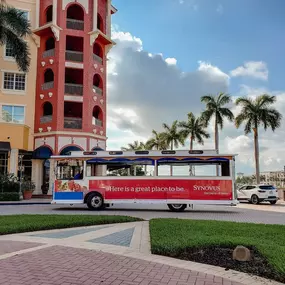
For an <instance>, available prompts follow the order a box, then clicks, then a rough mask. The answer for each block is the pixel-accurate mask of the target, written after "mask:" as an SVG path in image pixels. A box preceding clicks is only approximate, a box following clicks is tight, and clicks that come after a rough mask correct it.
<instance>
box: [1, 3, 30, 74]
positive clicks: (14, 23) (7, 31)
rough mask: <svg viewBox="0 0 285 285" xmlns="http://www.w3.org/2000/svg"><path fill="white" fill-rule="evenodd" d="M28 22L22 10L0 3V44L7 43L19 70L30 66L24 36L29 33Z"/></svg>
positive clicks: (27, 68) (25, 70)
mask: <svg viewBox="0 0 285 285" xmlns="http://www.w3.org/2000/svg"><path fill="white" fill-rule="evenodd" d="M31 34H32V31H31V29H30V23H29V21H28V20H27V19H26V18H25V16H24V12H23V11H19V10H17V9H15V8H13V7H10V6H7V5H6V4H5V3H0V45H5V44H6V45H9V47H11V50H12V53H13V54H14V57H15V60H16V63H17V65H18V67H19V69H20V70H21V71H24V72H27V71H28V70H29V66H30V53H29V48H28V44H27V42H26V41H25V40H24V38H25V37H27V36H28V35H31Z"/></svg>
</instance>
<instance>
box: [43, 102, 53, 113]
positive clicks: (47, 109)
mask: <svg viewBox="0 0 285 285" xmlns="http://www.w3.org/2000/svg"><path fill="white" fill-rule="evenodd" d="M52 113H53V107H52V104H51V103H50V102H45V103H44V105H43V116H52Z"/></svg>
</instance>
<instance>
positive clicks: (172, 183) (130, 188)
mask: <svg viewBox="0 0 285 285" xmlns="http://www.w3.org/2000/svg"><path fill="white" fill-rule="evenodd" d="M94 190H97V191H99V192H101V193H102V194H103V196H104V198H105V199H142V200H144V199H145V200H147V199H184V200H231V199H232V181H231V180H222V179H221V180H198V179H197V180H187V179H147V180H146V179H135V180H130V179H124V180H121V179H120V180H115V179H114V180H110V179H100V180H90V181H89V191H94Z"/></svg>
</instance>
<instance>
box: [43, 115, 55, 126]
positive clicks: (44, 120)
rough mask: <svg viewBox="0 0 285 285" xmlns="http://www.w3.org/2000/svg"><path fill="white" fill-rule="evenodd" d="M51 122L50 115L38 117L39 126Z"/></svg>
mask: <svg viewBox="0 0 285 285" xmlns="http://www.w3.org/2000/svg"><path fill="white" fill-rule="evenodd" d="M51 121H52V115H46V116H41V117H40V122H41V124H44V123H49V122H51Z"/></svg>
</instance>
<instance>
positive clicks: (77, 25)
mask: <svg viewBox="0 0 285 285" xmlns="http://www.w3.org/2000/svg"><path fill="white" fill-rule="evenodd" d="M66 28H67V29H71V30H79V31H84V21H81V20H74V19H66Z"/></svg>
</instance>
